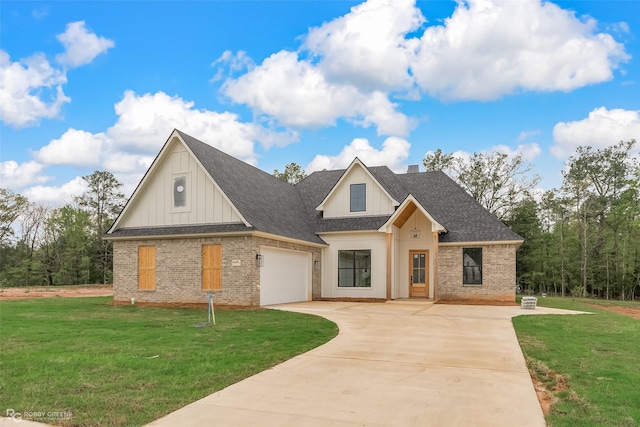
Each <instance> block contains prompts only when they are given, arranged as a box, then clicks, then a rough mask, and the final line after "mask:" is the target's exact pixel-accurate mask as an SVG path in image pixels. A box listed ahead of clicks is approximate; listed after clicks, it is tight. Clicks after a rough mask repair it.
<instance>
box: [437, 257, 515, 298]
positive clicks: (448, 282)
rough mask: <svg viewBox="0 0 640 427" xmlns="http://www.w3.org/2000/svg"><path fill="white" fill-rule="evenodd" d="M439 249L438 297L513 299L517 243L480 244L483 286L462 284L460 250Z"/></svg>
mask: <svg viewBox="0 0 640 427" xmlns="http://www.w3.org/2000/svg"><path fill="white" fill-rule="evenodd" d="M463 247H466V246H440V247H439V248H438V279H437V286H438V288H437V298H438V299H439V300H460V299H475V300H493V301H515V285H516V245H482V246H469V247H482V285H463V284H462V249H463Z"/></svg>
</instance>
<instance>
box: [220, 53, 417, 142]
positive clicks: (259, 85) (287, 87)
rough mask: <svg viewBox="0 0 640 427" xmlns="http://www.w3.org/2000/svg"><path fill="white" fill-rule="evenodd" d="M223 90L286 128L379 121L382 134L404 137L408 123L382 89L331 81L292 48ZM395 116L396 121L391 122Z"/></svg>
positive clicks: (379, 130)
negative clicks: (366, 90) (369, 89)
mask: <svg viewBox="0 0 640 427" xmlns="http://www.w3.org/2000/svg"><path fill="white" fill-rule="evenodd" d="M223 91H224V93H225V94H226V95H227V96H229V97H230V98H231V99H232V100H233V101H234V102H237V103H243V104H247V105H249V106H250V107H251V108H253V109H254V111H255V112H256V113H257V114H258V115H261V114H266V115H268V116H272V117H275V118H276V119H277V120H278V122H279V123H281V124H283V125H285V126H293V127H303V128H317V127H324V126H333V125H335V123H336V120H337V119H339V118H343V117H344V118H348V119H351V120H353V121H354V122H355V123H357V124H361V125H365V126H368V125H371V124H373V125H376V126H377V127H378V133H379V134H389V133H388V132H390V131H393V133H394V134H396V135H406V134H407V133H408V132H409V127H410V124H409V123H410V122H409V120H408V119H407V118H406V117H405V116H404V115H403V114H401V113H399V112H397V111H396V110H395V105H394V104H392V103H390V102H389V100H388V99H387V97H386V95H384V94H383V93H381V92H376V93H373V94H365V93H362V92H360V91H359V89H358V88H356V87H355V86H353V85H348V84H340V83H332V82H330V81H329V80H327V79H326V77H325V75H324V74H323V72H322V71H321V70H320V69H319V68H318V67H316V66H315V65H313V64H312V63H310V62H309V61H305V60H299V59H298V55H297V54H296V53H294V52H287V51H280V52H278V53H276V54H273V55H271V56H270V57H269V58H267V59H265V60H264V61H263V63H262V64H261V65H260V66H258V67H256V68H254V69H253V70H251V71H249V72H248V73H247V74H244V75H243V76H241V77H239V78H238V79H236V80H232V79H229V80H227V82H226V83H225V85H224V87H223ZM391 120H393V121H394V122H393V123H391Z"/></svg>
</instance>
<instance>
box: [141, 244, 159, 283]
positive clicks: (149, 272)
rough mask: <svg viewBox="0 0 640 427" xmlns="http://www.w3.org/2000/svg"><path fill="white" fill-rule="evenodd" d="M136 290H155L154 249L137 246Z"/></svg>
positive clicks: (152, 247)
mask: <svg viewBox="0 0 640 427" xmlns="http://www.w3.org/2000/svg"><path fill="white" fill-rule="evenodd" d="M138 289H139V290H142V291H153V290H155V289H156V247H155V246H138Z"/></svg>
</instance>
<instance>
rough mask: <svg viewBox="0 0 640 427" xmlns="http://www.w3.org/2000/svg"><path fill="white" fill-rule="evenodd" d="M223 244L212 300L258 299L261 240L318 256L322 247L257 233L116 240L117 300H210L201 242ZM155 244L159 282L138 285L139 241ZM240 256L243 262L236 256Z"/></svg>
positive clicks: (315, 287) (315, 288)
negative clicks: (219, 276) (148, 288)
mask: <svg viewBox="0 0 640 427" xmlns="http://www.w3.org/2000/svg"><path fill="white" fill-rule="evenodd" d="M211 244H219V245H222V289H221V290H220V291H215V292H214V303H215V304H223V305H243V306H259V305H260V289H259V288H258V285H259V284H260V269H259V267H257V266H256V262H255V256H256V254H257V253H258V252H259V249H260V245H266V246H274V247H278V248H282V249H291V250H302V251H306V252H311V253H312V254H313V259H314V260H316V259H320V249H319V248H315V247H310V246H306V245H301V244H294V243H288V242H281V241H277V240H272V239H266V238H261V237H254V236H237V237H217V238H216V237H206V238H179V239H142V240H127V241H114V243H113V254H114V255H113V258H114V259H113V298H114V301H130V300H131V298H135V299H136V301H140V302H153V303H206V302H207V292H206V291H203V290H202V276H201V274H202V273H201V269H202V245H211ZM141 245H149V246H155V248H156V288H155V290H154V291H141V290H138V246H141ZM234 260H235V261H238V260H239V261H240V266H236V265H233V264H232V261H234ZM312 272H313V276H312V294H313V298H314V299H316V298H320V289H321V285H320V270H316V269H313V268H312Z"/></svg>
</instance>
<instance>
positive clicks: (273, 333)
mask: <svg viewBox="0 0 640 427" xmlns="http://www.w3.org/2000/svg"><path fill="white" fill-rule="evenodd" d="M110 301H111V298H110V297H104V298H102V297H99V298H56V299H50V298H47V299H37V300H21V301H7V302H3V303H1V304H0V343H1V344H0V405H1V406H2V407H0V412H1V414H0V415H2V416H5V412H6V409H8V408H11V409H14V410H15V411H17V412H21V413H24V412H36V411H44V412H50V411H68V412H71V413H72V414H73V416H72V417H71V418H70V419H58V420H54V419H48V420H44V421H45V422H53V423H55V424H62V425H101V426H125V425H134V426H135V425H142V424H145V423H148V422H150V421H152V420H154V419H157V418H159V417H161V416H163V415H165V414H167V413H169V412H171V411H173V410H176V409H178V408H180V407H182V406H184V405H186V404H188V403H190V402H193V401H195V400H197V399H199V398H202V397H204V396H206V395H208V394H210V393H213V392H215V391H217V390H221V389H222V388H224V387H226V386H228V385H231V384H233V383H236V382H238V381H240V380H242V379H244V378H246V377H248V376H251V375H253V374H255V373H258V372H260V371H263V370H265V369H267V368H269V367H271V366H274V365H276V364H278V363H280V362H282V361H284V360H287V359H289V358H291V357H293V356H295V355H297V354H300V353H303V352H305V351H307V350H310V349H312V348H314V347H317V346H318V345H320V344H322V343H324V342H326V341H328V340H329V339H331V338H332V337H334V336H335V335H336V334H337V327H336V325H335V324H334V323H332V322H330V321H328V320H326V319H323V318H320V317H316V316H310V315H305V314H298V313H290V312H283V311H277V310H217V311H216V313H215V314H216V321H217V322H216V323H217V325H216V326H212V327H205V328H195V327H194V324H196V323H198V322H203V321H206V320H207V311H206V309H201V310H193V309H169V308H151V307H138V306H111V305H108V303H109V302H110Z"/></svg>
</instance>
